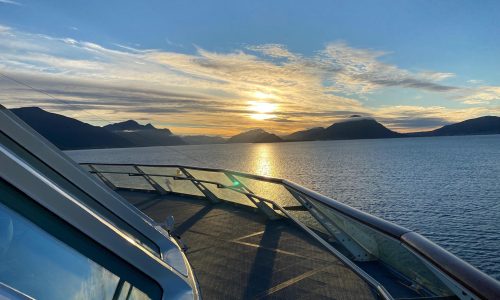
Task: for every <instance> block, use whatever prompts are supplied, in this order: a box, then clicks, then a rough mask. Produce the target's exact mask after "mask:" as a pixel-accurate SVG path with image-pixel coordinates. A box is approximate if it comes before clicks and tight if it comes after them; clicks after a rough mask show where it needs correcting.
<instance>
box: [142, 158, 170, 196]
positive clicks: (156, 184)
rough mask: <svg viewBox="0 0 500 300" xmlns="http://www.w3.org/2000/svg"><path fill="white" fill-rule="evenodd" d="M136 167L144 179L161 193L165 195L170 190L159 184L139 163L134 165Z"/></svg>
mask: <svg viewBox="0 0 500 300" xmlns="http://www.w3.org/2000/svg"><path fill="white" fill-rule="evenodd" d="M134 169H136V170H137V172H139V173H140V174H141V175H142V177H143V178H144V179H146V181H147V182H148V183H149V184H150V185H151V186H152V187H153V188H154V189H155V190H156V191H157V192H158V193H159V194H160V195H165V194H167V193H168V192H167V191H166V190H165V189H164V188H163V187H162V186H161V185H159V184H158V183H157V182H156V181H155V180H154V179H153V178H151V177H149V175H147V174H146V173H144V171H143V170H142V169H141V168H140V167H139V166H137V165H134Z"/></svg>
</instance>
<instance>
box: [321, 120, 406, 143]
mask: <svg viewBox="0 0 500 300" xmlns="http://www.w3.org/2000/svg"><path fill="white" fill-rule="evenodd" d="M401 136H402V134H400V133H397V132H395V131H392V130H390V129H388V128H387V127H385V126H384V125H382V124H380V123H379V122H377V121H375V119H371V118H362V117H357V116H356V117H352V118H350V119H347V120H345V121H342V122H338V123H335V124H333V125H331V126H330V127H327V128H325V131H324V132H323V133H321V134H320V135H319V139H320V140H354V139H383V138H396V137H401Z"/></svg>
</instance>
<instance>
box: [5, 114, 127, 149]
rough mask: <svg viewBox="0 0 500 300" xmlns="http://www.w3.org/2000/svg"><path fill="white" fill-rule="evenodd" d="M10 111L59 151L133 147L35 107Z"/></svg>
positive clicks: (102, 130) (86, 126) (99, 130)
mask: <svg viewBox="0 0 500 300" xmlns="http://www.w3.org/2000/svg"><path fill="white" fill-rule="evenodd" d="M11 111H12V112H13V113H14V114H16V115H17V116H18V117H19V118H21V119H22V120H23V121H24V122H26V123H27V124H28V125H30V126H31V127H32V128H33V129H35V130H36V131H37V132H38V133H40V134H41V135H43V136H44V137H45V138H46V139H48V140H49V141H50V142H52V143H53V144H54V145H56V146H57V147H58V148H60V149H62V150H68V149H85V148H119V147H133V146H134V144H133V143H132V142H131V141H129V140H127V139H125V138H123V137H120V136H118V135H116V134H113V133H112V132H110V131H108V130H106V129H104V128H102V127H98V126H92V125H90V124H87V123H84V122H81V121H78V120H75V119H72V118H68V117H65V116H63V115H59V114H54V113H50V112H47V111H45V110H43V109H41V108H38V107H23V108H15V109H11Z"/></svg>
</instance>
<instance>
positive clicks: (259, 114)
mask: <svg viewBox="0 0 500 300" xmlns="http://www.w3.org/2000/svg"><path fill="white" fill-rule="evenodd" d="M249 104H250V105H249V107H248V110H249V111H250V112H252V114H250V117H252V118H253V119H255V120H267V119H271V118H275V117H276V115H274V114H272V113H273V112H275V111H276V109H277V107H278V105H276V104H274V103H269V102H261V101H250V102H249Z"/></svg>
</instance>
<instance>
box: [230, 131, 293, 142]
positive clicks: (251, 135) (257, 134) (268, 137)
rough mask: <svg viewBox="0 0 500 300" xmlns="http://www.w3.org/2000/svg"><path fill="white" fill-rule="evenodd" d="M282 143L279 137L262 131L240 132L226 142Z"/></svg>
mask: <svg viewBox="0 0 500 300" xmlns="http://www.w3.org/2000/svg"><path fill="white" fill-rule="evenodd" d="M282 141H283V140H282V139H281V138H280V137H279V136H277V135H275V134H272V133H269V132H267V131H265V130H262V129H253V130H250V131H246V132H242V133H240V134H237V135H235V136H233V137H231V138H229V139H228V140H227V142H228V143H277V142H282Z"/></svg>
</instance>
